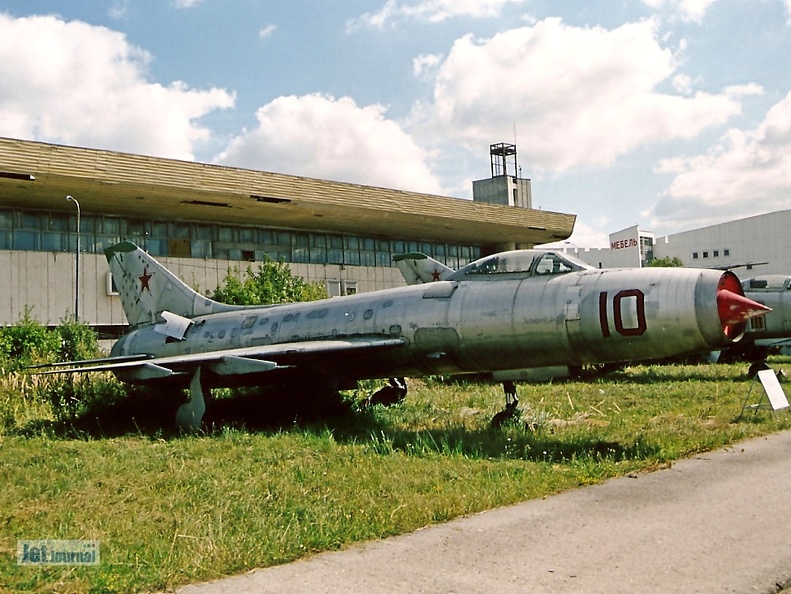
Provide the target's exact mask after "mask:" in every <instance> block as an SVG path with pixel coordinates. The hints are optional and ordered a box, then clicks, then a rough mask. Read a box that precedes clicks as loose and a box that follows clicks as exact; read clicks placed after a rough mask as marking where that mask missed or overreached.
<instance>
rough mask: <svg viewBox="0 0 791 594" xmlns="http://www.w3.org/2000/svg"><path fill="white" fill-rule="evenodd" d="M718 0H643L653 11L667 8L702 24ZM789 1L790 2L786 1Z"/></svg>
mask: <svg viewBox="0 0 791 594" xmlns="http://www.w3.org/2000/svg"><path fill="white" fill-rule="evenodd" d="M716 1H717V0H643V4H645V5H646V6H649V7H651V8H653V9H656V10H660V9H664V8H667V9H668V10H670V11H671V12H672V13H673V14H674V15H675V16H677V17H678V18H679V19H681V20H682V21H685V22H690V23H698V24H700V23H702V22H703V18H704V17H705V16H706V11H707V10H708V9H709V8H711V5H712V4H714V3H715V2H716ZM786 1H789V0H786Z"/></svg>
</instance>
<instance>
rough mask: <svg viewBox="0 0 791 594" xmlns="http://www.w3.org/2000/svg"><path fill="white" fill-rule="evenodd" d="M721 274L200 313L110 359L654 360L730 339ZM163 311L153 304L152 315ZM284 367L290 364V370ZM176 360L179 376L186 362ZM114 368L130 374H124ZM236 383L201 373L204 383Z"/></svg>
mask: <svg viewBox="0 0 791 594" xmlns="http://www.w3.org/2000/svg"><path fill="white" fill-rule="evenodd" d="M459 272H460V273H461V272H463V271H459ZM728 274H730V273H722V272H719V271H711V270H697V269H681V268H677V269H661V268H656V269H641V270H632V269H624V270H592V269H585V268H581V269H578V270H573V271H570V272H566V273H563V274H549V275H546V276H541V275H534V274H531V273H529V272H525V273H514V274H503V275H501V276H494V275H483V274H474V273H472V274H466V275H465V274H457V275H455V276H454V277H453V278H452V279H451V280H446V281H438V282H435V283H429V284H420V285H412V286H408V287H403V288H398V289H392V290H387V291H378V292H375V293H370V294H359V295H356V296H349V297H343V298H334V299H328V300H323V301H318V302H310V303H298V304H289V305H280V306H276V307H268V308H252V309H229V310H228V311H225V312H222V311H218V312H217V313H211V314H204V315H197V316H194V317H191V318H190V321H191V323H190V324H189V327H188V329H187V331H186V333H185V335H184V336H183V339H180V340H175V339H173V338H172V337H168V336H166V335H164V334H162V333H161V331H158V330H157V328H156V326H155V325H152V324H149V325H146V326H143V327H140V328H138V329H137V330H134V331H132V332H131V333H130V334H128V335H127V336H125V337H123V338H121V339H120V340H119V341H118V343H117V344H116V346H115V348H114V349H113V355H114V356H128V355H135V354H151V355H155V356H156V357H157V358H161V357H178V356H180V355H190V354H197V353H208V352H212V351H217V350H231V349H244V348H248V347H259V346H268V345H279V344H286V343H288V344H294V343H301V342H306V341H325V340H327V341H329V340H337V339H363V338H372V339H400V340H401V341H402V343H403V344H402V345H401V346H399V347H394V348H393V347H391V348H372V349H371V350H370V351H369V350H366V349H360V350H359V351H355V352H343V351H340V352H337V353H335V352H330V353H316V354H315V355H301V356H299V357H296V356H292V355H291V354H290V353H289V352H287V349H286V351H285V352H280V353H272V354H269V355H263V356H262V357H263V358H266V359H267V360H270V361H274V362H276V363H278V364H279V365H280V366H281V367H282V369H280V373H271V372H267V373H262V374H254V375H249V374H248V377H245V378H244V380H245V382H247V383H257V382H270V381H286V380H287V381H305V380H309V381H315V380H316V379H317V378H322V379H326V380H328V381H329V380H335V381H338V382H341V383H343V382H345V381H349V380H354V379H363V378H375V377H392V376H420V375H427V374H463V373H481V372H491V371H498V370H508V369H519V368H527V367H544V366H552V365H582V364H589V363H605V362H618V361H638V360H642V359H654V358H661V357H666V356H672V355H677V354H680V353H686V352H695V351H702V350H706V349H711V348H716V347H719V346H723V345H725V344H728V343H730V342H731V341H732V338H729V337H727V336H726V335H725V333H724V331H723V327H722V324H721V321H720V318H719V315H718V311H717V307H716V303H717V292H718V287H719V286H720V284H721V282H722V278H723V277H724V276H725V275H728ZM169 281H170V282H171V283H172V282H173V281H172V279H169ZM149 283H151V284H152V285H153V284H154V283H155V280H154V279H153V278H152V279H151V280H150V281H149ZM138 284H139V283H138ZM135 290H137V288H136V287H135ZM202 307H204V306H202ZM206 309H210V310H211V309H212V308H211V307H208V308H206ZM184 313H187V314H188V313H189V312H184V311H182V312H181V314H182V315H183V314H184ZM160 315H161V312H156V311H154V312H150V316H149V317H150V318H155V319H158V318H159V317H160ZM293 365H298V366H299V372H298V373H294V370H293V368H292V367H291V366H293ZM176 367H178V364H176ZM183 367H184V371H185V372H187V371H188V370H189V369H192V368H194V365H190V364H184V365H183ZM118 373H119V374H120V377H121V378H122V379H124V376H127V377H126V378H125V379H135V377H134V374H133V373H131V374H130V373H124V371H123V370H121V371H119V372H118ZM138 379H139V378H138ZM185 379H188V378H185ZM237 380H238V378H233V377H218V376H217V375H213V374H211V372H209V373H208V374H207V375H204V381H206V382H208V383H209V384H210V385H219V384H222V383H225V384H231V383H237Z"/></svg>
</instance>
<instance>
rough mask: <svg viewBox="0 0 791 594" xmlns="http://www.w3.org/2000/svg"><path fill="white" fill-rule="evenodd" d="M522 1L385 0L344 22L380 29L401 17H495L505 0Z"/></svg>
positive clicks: (431, 20)
mask: <svg viewBox="0 0 791 594" xmlns="http://www.w3.org/2000/svg"><path fill="white" fill-rule="evenodd" d="M521 2H524V0H417V1H412V2H410V1H409V0H387V1H386V2H385V4H384V6H382V8H380V9H379V10H378V11H376V12H368V13H365V14H364V15H362V16H360V17H358V18H356V19H354V20H352V21H350V22H349V23H348V25H347V26H348V28H349V29H355V28H361V27H371V28H376V29H380V28H382V27H384V25H385V24H387V23H388V22H389V21H397V20H404V19H416V20H420V21H425V22H429V23H439V22H442V21H445V20H447V19H450V18H454V17H473V18H486V17H496V16H499V15H500V13H501V12H502V10H503V8H504V7H505V5H506V4H509V3H521Z"/></svg>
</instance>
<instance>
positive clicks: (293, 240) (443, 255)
mask: <svg viewBox="0 0 791 594" xmlns="http://www.w3.org/2000/svg"><path fill="white" fill-rule="evenodd" d="M76 219H77V216H76V213H75V214H71V215H70V214H68V213H63V212H49V211H28V210H10V209H0V250H20V251H46V252H73V251H74V250H75V249H76V247H77V237H76V233H75V226H76ZM125 239H128V240H130V241H133V242H135V243H136V244H137V245H139V246H140V247H141V248H143V249H144V250H146V251H147V252H149V253H150V254H151V255H152V256H173V257H181V258H214V259H218V260H239V261H261V260H263V259H264V257H265V256H268V257H269V258H272V259H273V260H277V261H284V262H293V263H306V264H339V265H348V266H379V267H388V266H393V256H395V255H398V254H403V253H406V252H418V251H420V252H423V253H425V254H427V255H428V256H431V257H432V258H434V259H436V260H438V261H440V262H442V263H443V264H445V265H447V266H450V267H451V268H454V269H455V268H458V267H459V266H464V265H465V264H468V263H469V262H472V261H473V260H476V259H478V258H479V257H480V248H479V247H477V246H471V245H454V244H444V243H434V242H415V241H402V240H391V239H384V238H381V237H365V236H360V235H341V234H330V233H318V232H315V233H314V232H308V231H296V230H288V229H271V228H261V227H244V226H236V225H225V224H214V225H212V224H208V223H197V222H183V221H156V220H144V219H126V218H120V217H114V216H104V215H86V214H83V215H82V216H81V217H80V247H81V251H82V252H84V253H101V252H102V251H103V250H104V249H105V248H106V247H109V246H111V245H113V244H115V243H118V242H119V241H122V240H125Z"/></svg>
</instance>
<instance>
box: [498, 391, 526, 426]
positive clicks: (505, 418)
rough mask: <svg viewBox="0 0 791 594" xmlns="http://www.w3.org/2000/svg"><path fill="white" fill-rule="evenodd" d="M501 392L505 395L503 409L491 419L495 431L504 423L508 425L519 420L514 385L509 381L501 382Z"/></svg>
mask: <svg viewBox="0 0 791 594" xmlns="http://www.w3.org/2000/svg"><path fill="white" fill-rule="evenodd" d="M503 392H504V393H505V408H504V409H503V410H501V411H500V412H498V413H497V414H496V415H494V417H492V427H493V428H495V429H497V428H499V427H502V426H503V425H504V424H505V423H509V422H511V421H514V420H516V419H518V418H519V415H520V413H521V411H520V410H519V397H518V396H517V395H516V385H515V384H514V382H512V381H511V380H507V381H504V382H503Z"/></svg>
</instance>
